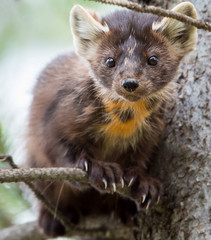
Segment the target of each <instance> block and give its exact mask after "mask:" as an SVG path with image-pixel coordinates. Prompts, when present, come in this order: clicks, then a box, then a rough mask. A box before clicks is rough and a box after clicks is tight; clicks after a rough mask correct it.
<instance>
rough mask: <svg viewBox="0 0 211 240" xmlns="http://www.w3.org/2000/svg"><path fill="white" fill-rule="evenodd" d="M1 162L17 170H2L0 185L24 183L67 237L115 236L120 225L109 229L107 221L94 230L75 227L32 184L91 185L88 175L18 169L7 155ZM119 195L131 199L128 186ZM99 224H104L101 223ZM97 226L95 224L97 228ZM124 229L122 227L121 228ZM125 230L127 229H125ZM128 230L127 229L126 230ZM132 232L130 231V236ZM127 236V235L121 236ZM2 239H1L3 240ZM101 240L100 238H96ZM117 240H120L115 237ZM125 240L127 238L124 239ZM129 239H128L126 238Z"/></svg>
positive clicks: (72, 170)
mask: <svg viewBox="0 0 211 240" xmlns="http://www.w3.org/2000/svg"><path fill="white" fill-rule="evenodd" d="M0 161H7V162H9V164H10V165H11V166H12V167H13V168H15V169H0V183H5V182H7V183H10V182H24V183H25V184H26V185H27V186H29V188H30V189H31V190H32V191H33V192H34V194H35V195H36V197H37V198H38V199H39V200H40V201H41V202H42V203H43V204H44V205H45V207H46V208H47V209H48V211H49V212H50V213H51V214H53V215H55V217H56V218H57V219H58V220H59V221H60V222H61V223H62V224H63V225H64V227H65V229H66V232H67V235H68V236H73V235H74V234H75V232H77V233H78V234H79V233H80V235H86V234H87V233H88V234H89V236H93V237H94V236H97V235H96V234H97V233H98V234H99V235H101V236H104V235H106V234H107V233H108V232H109V231H110V233H109V236H110V235H112V236H113V235H114V232H116V229H117V226H118V223H115V224H114V225H113V224H112V225H110V221H109V226H115V229H113V230H112V229H109V226H105V225H106V224H105V223H106V222H107V220H106V221H105V222H103V224H101V225H100V226H98V225H97V227H94V228H91V229H90V228H86V227H84V226H83V224H84V223H83V224H82V227H80V226H78V225H77V226H75V225H74V224H72V223H70V222H69V221H68V219H66V217H65V216H64V215H63V214H62V213H61V212H60V211H59V210H57V211H56V212H55V207H54V206H53V205H52V204H51V202H49V201H48V200H47V199H46V198H45V197H44V195H43V194H42V193H41V192H40V191H39V190H38V189H37V188H36V187H35V186H34V185H33V183H31V182H32V181H65V180H66V181H77V182H79V183H81V184H89V183H88V178H87V173H86V172H84V171H82V170H80V169H76V168H28V169H26V168H18V166H17V165H16V164H15V163H14V162H13V159H12V157H11V156H7V155H0ZM117 192H118V193H119V194H121V195H123V196H126V197H127V198H130V195H129V189H128V187H127V186H125V187H124V189H120V190H118V191H117ZM100 219H101V218H100ZM100 219H99V222H102V221H100ZM93 221H96V216H95V218H93ZM89 225H90V218H89V224H87V226H89ZM95 225H96V224H94V226H95ZM120 228H122V227H120ZM124 229H125V228H124ZM125 230H126V229H125ZM131 230H132V229H130V231H128V234H129V232H130V234H131V232H132V231H131ZM121 236H125V234H123V235H121ZM1 239H2V238H0V240H1ZM23 239H25V238H23ZM92 239H93V238H92ZM96 239H99V238H96ZM106 239H114V238H106ZM115 239H118V238H117V237H116V236H115ZM124 239H125V238H124ZM126 239H128V238H126Z"/></svg>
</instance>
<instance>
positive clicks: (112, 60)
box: [106, 57, 115, 68]
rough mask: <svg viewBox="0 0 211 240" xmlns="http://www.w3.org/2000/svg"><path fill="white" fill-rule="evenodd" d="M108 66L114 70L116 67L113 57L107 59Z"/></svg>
mask: <svg viewBox="0 0 211 240" xmlns="http://www.w3.org/2000/svg"><path fill="white" fill-rule="evenodd" d="M106 66H107V67H108V68H113V67H115V60H114V59H113V58H112V57H109V58H107V59H106Z"/></svg>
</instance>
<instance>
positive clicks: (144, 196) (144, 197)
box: [141, 194, 146, 203]
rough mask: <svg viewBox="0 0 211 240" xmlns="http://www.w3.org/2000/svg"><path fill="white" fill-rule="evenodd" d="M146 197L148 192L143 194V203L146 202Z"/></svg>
mask: <svg viewBox="0 0 211 240" xmlns="http://www.w3.org/2000/svg"><path fill="white" fill-rule="evenodd" d="M145 199H146V194H144V195H143V197H142V202H141V203H144V201H145Z"/></svg>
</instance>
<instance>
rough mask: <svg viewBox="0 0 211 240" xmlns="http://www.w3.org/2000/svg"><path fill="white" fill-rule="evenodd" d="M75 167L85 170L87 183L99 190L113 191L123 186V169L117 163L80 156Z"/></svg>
mask: <svg viewBox="0 0 211 240" xmlns="http://www.w3.org/2000/svg"><path fill="white" fill-rule="evenodd" d="M76 167H79V168H81V169H83V170H84V171H86V172H87V174H88V179H89V183H90V184H91V185H92V186H93V187H95V188H97V189H98V190H100V191H103V192H108V193H114V192H116V190H117V188H123V187H124V181H123V171H122V169H121V167H120V166H119V164H117V163H113V162H101V161H96V160H92V159H88V158H84V157H83V158H81V159H80V160H79V161H78V163H77V165H76Z"/></svg>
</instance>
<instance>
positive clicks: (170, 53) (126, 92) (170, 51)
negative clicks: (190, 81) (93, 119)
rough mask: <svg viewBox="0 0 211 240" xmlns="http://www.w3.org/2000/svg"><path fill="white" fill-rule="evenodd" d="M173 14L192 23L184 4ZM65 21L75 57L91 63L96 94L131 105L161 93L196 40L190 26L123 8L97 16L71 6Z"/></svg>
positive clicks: (193, 13) (190, 9)
mask: <svg viewBox="0 0 211 240" xmlns="http://www.w3.org/2000/svg"><path fill="white" fill-rule="evenodd" d="M172 11H175V12H179V13H183V14H185V15H187V16H189V17H192V18H194V19H197V13H196V10H195V8H194V6H193V5H192V4H191V3H189V2H184V3H181V4H179V5H177V6H176V7H175V8H173V9H172ZM70 23H71V29H72V33H73V35H74V43H75V47H76V52H77V54H78V55H80V56H82V57H84V58H85V59H86V60H87V61H88V62H89V63H90V66H91V72H92V75H93V76H94V79H95V82H96V84H97V86H98V87H99V89H100V91H101V93H104V94H109V96H110V97H111V98H113V99H116V100H117V99H126V100H128V101H132V102H134V101H138V100H140V99H142V98H146V97H150V96H152V95H153V94H157V93H159V92H161V91H162V89H163V88H164V87H165V86H166V85H167V84H168V83H169V82H170V81H171V80H172V79H173V78H174V76H175V73H176V71H177V67H178V65H179V62H180V60H181V59H182V58H183V57H184V56H185V55H186V54H187V53H189V52H190V51H192V50H193V49H194V48H195V45H196V39H197V33H196V28H195V27H193V26H191V25H187V24H184V23H182V22H179V21H177V20H174V19H171V18H160V17H158V16H155V15H151V14H143V13H137V12H133V11H126V10H122V11H116V12H114V13H112V14H110V15H107V16H106V17H104V18H99V17H98V16H97V15H96V14H95V13H93V12H92V13H91V12H89V11H86V10H85V9H84V8H82V7H81V6H79V5H76V6H75V7H73V9H72V11H71V18H70Z"/></svg>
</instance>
